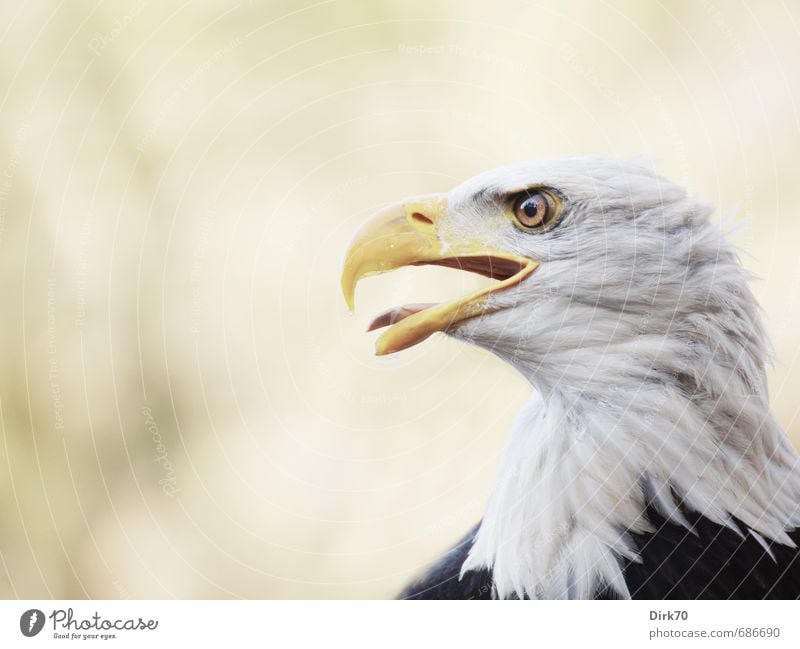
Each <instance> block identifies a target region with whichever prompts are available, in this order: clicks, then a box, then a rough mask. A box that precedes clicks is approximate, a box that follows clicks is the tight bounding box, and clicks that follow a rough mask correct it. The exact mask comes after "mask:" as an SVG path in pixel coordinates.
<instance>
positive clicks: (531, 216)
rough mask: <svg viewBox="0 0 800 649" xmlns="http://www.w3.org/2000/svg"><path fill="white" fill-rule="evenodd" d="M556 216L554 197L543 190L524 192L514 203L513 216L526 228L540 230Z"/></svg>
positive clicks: (556, 206) (556, 207)
mask: <svg viewBox="0 0 800 649" xmlns="http://www.w3.org/2000/svg"><path fill="white" fill-rule="evenodd" d="M557 216H558V205H557V203H556V201H555V199H554V198H553V197H552V196H551V195H550V194H549V193H547V192H545V191H537V192H530V193H527V192H526V193H524V194H522V195H521V196H520V197H519V198H517V200H516V201H515V203H514V217H515V218H516V219H517V222H518V223H519V224H520V225H521V226H523V227H524V228H525V229H526V230H542V229H545V228H547V226H548V225H550V224H552V223H553V222H554V221H555V219H556V217H557Z"/></svg>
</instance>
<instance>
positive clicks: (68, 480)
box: [0, 0, 800, 598]
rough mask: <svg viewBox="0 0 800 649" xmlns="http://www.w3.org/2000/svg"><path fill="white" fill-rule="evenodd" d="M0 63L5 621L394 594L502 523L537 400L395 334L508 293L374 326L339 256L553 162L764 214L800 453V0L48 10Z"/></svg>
mask: <svg viewBox="0 0 800 649" xmlns="http://www.w3.org/2000/svg"><path fill="white" fill-rule="evenodd" d="M0 43H1V45H0V55H1V56H0V90H1V92H0V95H1V98H0V120H1V121H0V265H1V269H0V270H1V272H0V291H2V303H3V311H2V328H0V345H2V347H1V348H0V349H1V350H2V353H1V354H0V358H2V369H0V415H1V417H2V419H1V421H0V424H1V425H2V445H0V454H2V457H0V595H2V596H5V597H26V598H39V597H47V596H55V597H97V598H101V597H102V598H117V597H151V598H163V597H248V598H250V597H257V598H286V597H387V596H391V595H393V594H394V593H395V592H396V590H397V589H398V588H399V587H400V585H401V584H402V583H403V582H404V581H405V580H407V579H408V578H409V577H410V576H411V575H412V574H413V573H414V572H416V571H418V570H419V569H420V568H421V567H422V566H423V565H424V564H425V563H426V562H427V561H428V560H430V559H431V558H432V557H433V556H435V554H436V553H438V552H440V551H441V550H442V549H444V548H445V547H447V546H448V545H449V544H450V543H452V542H453V541H455V540H456V539H457V538H458V537H459V536H460V535H461V534H462V533H463V532H464V531H465V530H466V529H467V528H469V527H470V526H471V525H472V524H473V523H474V522H475V521H477V519H478V518H479V516H480V512H481V511H482V509H483V506H484V503H485V499H486V497H487V494H488V489H489V485H490V481H491V477H492V474H493V471H494V469H495V465H496V462H497V458H498V455H499V452H500V448H501V445H502V442H503V438H504V435H505V431H506V430H507V428H508V426H509V424H510V421H511V419H512V417H513V415H514V412H515V410H516V409H517V408H518V407H519V406H520V404H521V403H522V402H523V400H524V398H525V397H526V394H527V388H526V386H525V384H524V383H523V382H522V380H521V379H520V378H519V377H518V376H516V375H515V374H514V372H513V371H512V370H511V369H509V368H507V367H505V366H504V365H502V364H501V363H500V362H499V361H497V360H496V359H494V358H492V357H490V356H489V355H488V354H486V353H482V352H480V351H477V350H473V349H470V348H467V347H465V346H462V345H460V344H457V343H455V342H454V341H451V340H447V339H444V338H443V337H441V336H437V337H435V338H433V339H431V340H429V341H428V342H426V343H425V344H423V345H420V346H418V347H416V348H414V349H412V350H410V351H408V352H407V353H404V354H402V355H400V356H398V357H396V358H390V359H384V360H380V359H376V358H374V357H372V355H371V349H372V339H373V336H372V335H365V334H363V327H364V325H365V324H366V322H367V320H368V318H369V316H370V315H374V313H375V312H376V311H377V310H379V309H382V308H385V307H388V306H392V305H394V304H397V303H400V302H403V301H409V300H411V301H423V300H426V299H431V298H432V299H436V298H444V297H448V296H453V295H455V294H458V293H460V292H463V291H465V290H467V289H469V288H471V287H473V286H475V285H476V283H477V282H480V281H482V280H481V279H479V278H475V277H471V276H462V275H461V274H459V273H457V272H454V271H448V270H445V269H432V268H428V269H412V270H404V271H400V272H398V273H397V274H396V275H394V276H393V277H385V278H378V279H375V280H369V281H367V282H365V283H364V285H363V286H362V287H359V294H358V312H357V315H356V316H355V317H351V316H349V315H348V314H347V312H346V309H345V306H344V303H343V300H342V299H341V296H340V295H339V292H338V273H339V267H340V263H341V259H342V256H343V254H344V251H345V248H346V245H347V242H348V241H349V239H350V237H351V235H352V233H353V231H354V230H355V228H356V227H357V225H358V224H359V223H360V222H361V221H362V220H363V219H364V218H366V216H367V215H368V214H369V213H370V212H372V211H373V210H375V209H376V208H378V207H380V206H381V205H383V204H386V203H388V202H391V201H394V200H397V199H399V198H401V197H403V196H405V195H408V194H417V193H423V192H429V191H439V190H446V189H448V188H449V187H451V186H452V185H454V184H455V183H457V182H459V181H460V180H462V179H464V178H467V177H469V176H470V175H472V174H474V173H477V172H479V171H482V170H484V169H486V168H489V167H492V166H496V165H499V164H506V163H510V162H513V161H517V160H523V159H526V158H533V157H540V156H554V155H563V154H581V153H608V154H611V155H615V156H631V155H636V154H642V153H643V154H647V155H651V156H655V157H658V158H661V159H662V160H663V169H664V171H665V173H667V174H668V175H670V176H671V177H673V178H674V179H676V180H677V181H680V182H681V183H683V184H685V185H686V186H687V187H688V188H689V190H690V191H691V192H692V193H694V194H697V195H701V196H704V197H707V198H708V199H710V200H713V201H715V202H716V203H717V205H718V206H719V207H720V212H721V213H723V212H730V211H732V210H737V211H736V214H735V216H734V217H733V222H734V223H736V224H739V225H740V226H741V228H742V229H741V230H740V232H739V234H738V235H737V236H736V240H737V242H738V243H739V244H740V245H741V246H742V247H743V248H744V249H745V250H746V251H747V253H748V256H745V258H744V261H745V263H746V264H747V265H748V267H750V268H751V269H752V270H753V271H754V272H755V273H756V274H757V275H758V276H760V277H761V278H762V279H761V281H759V282H756V283H754V289H755V291H756V293H757V295H758V297H759V299H760V300H761V302H762V303H763V305H764V307H765V309H766V312H767V317H768V322H769V328H770V330H771V333H772V335H773V336H774V339H775V342H776V350H777V357H778V359H779V364H778V365H777V368H776V369H775V371H774V372H773V373H772V375H771V387H772V398H773V402H774V404H775V408H776V411H777V413H778V416H779V418H780V420H781V421H782V422H783V423H784V425H785V426H786V427H787V428H788V429H789V430H790V431H791V434H792V436H793V439H794V441H795V443H797V442H798V441H800V420H798V399H797V395H798V385H799V384H800V363H798V353H799V352H800V291H798V285H800V261H799V259H800V254H798V244H800V183H799V182H798V180H800V111H799V110H798V103H799V102H800V74H798V69H799V68H798V65H799V64H800V5H798V3H797V2H796V1H795V2H780V1H776V2H762V3H749V6H748V4H746V3H744V2H742V3H738V2H722V1H721V0H718V1H717V2H712V1H701V2H689V1H688V0H687V1H685V2H665V3H663V2H662V3H659V2H634V1H631V2H611V3H607V2H567V3H564V2H523V1H522V0H507V1H504V2H477V1H475V2H455V1H452V2H448V1H446V0H438V1H433V2H431V1H429V0H425V1H422V0H420V1H412V2H407V1H406V2H400V1H399V0H398V1H396V2H389V1H383V2H356V1H354V0H332V1H328V2H316V3H305V2H263V3H261V2H242V3H238V4H236V3H225V2H219V3H212V2H192V3H188V2H186V3H160V2H143V1H142V2H133V3H122V2H119V3H115V2H104V3H98V4H95V3H90V2H61V3H57V2H47V1H44V0H43V1H41V2H20V3H11V2H6V3H4V4H3V5H2V9H0ZM542 326H547V323H542ZM148 409H149V410H148ZM148 413H150V417H149V418H148ZM159 441H160V442H161V443H162V445H163V446H162V447H159V446H158V443H159ZM173 492H174V493H173Z"/></svg>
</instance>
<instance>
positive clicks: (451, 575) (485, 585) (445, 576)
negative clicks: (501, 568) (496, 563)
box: [399, 525, 492, 599]
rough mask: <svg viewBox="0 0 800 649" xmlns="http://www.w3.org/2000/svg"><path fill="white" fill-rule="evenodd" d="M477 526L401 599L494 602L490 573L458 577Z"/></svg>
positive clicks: (410, 586) (407, 589)
mask: <svg viewBox="0 0 800 649" xmlns="http://www.w3.org/2000/svg"><path fill="white" fill-rule="evenodd" d="M478 527H479V525H476V526H475V527H474V528H473V529H472V530H470V532H469V533H468V534H467V535H466V536H465V537H464V538H463V539H461V541H459V542H458V543H457V544H456V545H455V546H454V547H453V548H452V549H450V550H449V551H448V552H447V553H446V554H445V555H444V556H443V557H442V558H441V559H440V560H439V561H437V562H436V563H435V564H434V565H433V566H431V567H430V568H429V569H428V571H427V572H426V573H425V575H424V576H423V577H422V578H420V579H419V580H418V581H416V582H414V583H412V584H410V585H409V586H408V587H406V589H405V590H404V591H403V592H402V594H401V595H400V597H399V599H492V573H491V571H489V570H470V571H469V572H467V573H466V574H465V575H464V577H463V578H459V575H460V573H461V566H462V565H463V563H464V561H465V560H466V558H467V554H468V553H469V549H470V548H471V547H472V543H473V542H474V541H475V534H477V532H478Z"/></svg>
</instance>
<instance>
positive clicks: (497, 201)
mask: <svg viewBox="0 0 800 649" xmlns="http://www.w3.org/2000/svg"><path fill="white" fill-rule="evenodd" d="M712 211H713V210H712V207H711V206H710V205H708V204H706V203H702V202H699V201H697V200H695V199H693V198H691V197H689V196H687V194H686V192H685V191H684V190H683V189H682V188H680V187H679V186H677V185H675V184H673V183H672V182H670V181H669V180H667V179H665V178H663V177H661V176H660V175H658V174H657V173H656V172H655V171H654V170H653V169H652V167H651V166H649V165H648V164H646V163H645V162H643V161H641V160H631V161H619V160H614V159H610V158H605V157H575V158H565V159H556V160H542V161H534V162H529V163H524V164H519V165H514V166H509V167H504V168H500V169H496V170H492V171H488V172H486V173H483V174H481V175H478V176H476V177H474V178H472V179H470V180H468V181H466V182H464V183H462V184H461V185H459V186H457V187H455V188H453V189H451V190H450V191H449V192H447V193H442V194H435V195H427V196H419V197H414V198H410V199H408V200H405V201H402V202H401V203H398V204H396V205H393V206H391V207H388V208H386V209H385V210H383V211H381V212H380V213H378V214H377V215H376V216H375V217H374V218H373V219H371V220H370V221H369V222H367V223H366V224H365V225H364V226H363V228H362V229H361V231H360V232H359V233H358V234H357V235H356V238H355V241H354V242H353V244H352V246H351V248H350V250H349V252H348V254H347V257H346V260H345V265H344V271H343V275H342V288H343V291H344V294H345V298H346V300H347V302H348V304H349V305H350V306H351V308H352V304H353V296H354V291H355V286H356V283H357V282H358V280H359V279H361V278H362V277H365V276H368V275H373V274H377V273H383V272H387V271H390V270H393V269H396V268H399V267H402V266H408V265H425V264H434V265H440V266H448V267H452V268H459V269H462V270H464V271H468V272H474V273H480V274H482V275H485V276H488V277H491V278H493V279H495V280H497V281H496V282H495V283H494V284H492V285H490V286H488V287H485V288H483V289H481V290H478V291H475V292H473V293H471V294H469V295H465V296H462V297H459V298H456V299H453V300H451V301H448V302H443V303H441V304H412V305H405V306H399V307H395V308H392V309H390V310H389V311H386V312H385V313H383V314H381V315H379V316H378V317H377V318H375V320H374V321H373V323H372V325H371V327H370V328H371V329H378V328H386V330H385V331H384V332H383V333H382V335H381V336H380V338H379V339H378V342H377V353H378V354H389V353H394V352H398V351H400V350H403V349H406V348H408V347H410V346H412V345H416V344H418V343H420V342H421V341H423V340H425V339H426V338H427V337H429V336H430V335H431V334H433V333H435V332H442V333H445V334H447V335H450V336H453V337H455V338H458V339H462V340H465V341H468V342H470V343H472V344H475V345H478V346H480V347H483V348H485V349H487V350H490V351H492V352H493V353H495V354H497V355H498V356H499V357H501V358H502V359H504V360H505V361H507V362H508V363H510V364H512V365H513V366H514V367H515V368H517V369H518V370H519V371H520V372H521V373H522V375H523V376H525V378H527V379H528V380H529V381H530V383H531V384H532V386H533V387H534V390H533V394H532V396H531V399H530V401H529V402H528V404H527V405H526V406H525V408H524V409H523V411H522V412H521V413H520V414H519V416H518V418H517V420H516V422H515V424H514V426H513V428H512V431H511V434H510V438H509V441H508V443H507V445H506V449H505V452H504V456H503V459H502V463H501V466H500V470H499V471H498V476H497V478H496V482H495V485H494V489H493V493H492V496H491V498H490V501H489V506H488V510H487V512H486V515H485V517H484V520H483V522H482V525H481V527H480V530H479V532H478V534H477V536H476V539H475V542H474V545H473V547H472V550H471V552H470V555H469V558H468V560H467V561H466V562H465V564H464V568H463V570H464V571H467V570H471V569H479V568H490V569H492V571H493V575H494V585H495V589H496V593H497V595H498V596H500V597H507V596H519V597H524V596H529V597H566V596H570V597H572V596H577V597H586V596H591V593H592V592H594V590H596V588H597V587H598V586H600V585H604V586H607V587H609V588H612V589H614V590H615V591H616V592H617V593H618V594H620V595H622V596H625V595H627V594H628V592H627V589H626V586H625V582H624V580H623V577H622V573H621V570H620V565H621V561H624V560H629V561H636V560H637V558H638V550H637V548H636V546H635V544H634V543H633V542H632V541H631V536H632V535H635V534H640V533H642V534H643V533H647V532H650V531H652V524H651V521H650V520H649V519H648V516H647V514H646V511H647V508H648V507H650V506H654V507H656V508H658V510H659V511H660V512H661V514H662V515H663V516H665V517H666V518H667V519H668V520H670V521H673V522H676V523H678V524H681V525H687V524H686V521H685V519H684V517H683V512H685V511H686V510H687V509H689V510H692V511H695V512H699V513H700V514H702V515H703V516H705V517H707V518H709V519H711V520H712V521H714V522H716V523H718V524H720V525H726V526H733V525H736V524H737V523H735V522H734V521H738V522H739V523H740V524H741V523H743V524H744V525H745V526H746V527H747V528H748V529H749V530H750V531H752V532H753V533H754V534H758V535H761V536H763V537H768V538H769V539H771V540H775V541H778V542H782V543H787V544H790V543H791V540H790V539H789V538H788V537H787V535H786V530H787V529H791V528H792V527H793V526H794V525H796V524H797V522H798V514H797V503H798V502H800V477H798V476H799V475H800V474H798V470H797V466H798V461H797V455H796V453H795V452H794V451H793V449H792V448H791V445H790V444H789V443H788V440H787V438H786V437H785V435H784V433H783V431H782V430H781V428H780V426H779V425H778V424H777V422H776V421H775V419H774V417H773V416H772V414H771V412H770V409H769V404H768V400H767V394H766V379H765V369H764V368H765V363H766V362H767V361H768V360H769V348H768V345H767V342H766V337H765V334H764V330H763V327H762V323H761V319H760V312H759V308H758V305H757V303H756V301H755V299H754V297H753V295H752V293H751V292H750V290H749V288H748V286H747V280H748V275H747V273H746V271H745V270H744V269H743V267H742V266H741V265H740V263H739V261H738V259H737V256H736V252H735V249H734V248H733V247H732V246H731V244H729V243H728V242H727V241H726V238H725V236H724V233H723V232H722V231H721V229H720V228H719V226H718V225H717V224H715V223H714V222H712V221H711V220H710V216H711V213H712Z"/></svg>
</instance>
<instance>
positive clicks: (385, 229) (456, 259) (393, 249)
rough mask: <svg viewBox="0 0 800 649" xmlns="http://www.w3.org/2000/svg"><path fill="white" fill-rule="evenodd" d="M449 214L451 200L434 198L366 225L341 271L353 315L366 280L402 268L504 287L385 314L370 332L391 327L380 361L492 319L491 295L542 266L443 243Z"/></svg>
mask: <svg viewBox="0 0 800 649" xmlns="http://www.w3.org/2000/svg"><path fill="white" fill-rule="evenodd" d="M446 212H447V194H432V195H429V196H422V197H419V198H415V199H410V200H408V201H404V202H403V203H399V204H397V205H392V206H391V207H388V208H386V209H384V210H381V211H380V212H378V213H377V214H376V215H375V216H374V217H372V218H371V219H370V220H369V221H367V223H366V224H364V226H363V227H362V228H361V229H360V230H359V231H358V233H356V236H355V239H354V240H353V242H352V244H351V245H350V249H349V250H348V252H347V257H346V258H345V262H344V270H343V271H342V292H343V293H344V297H345V300H346V301H347V305H348V306H349V307H350V310H351V311H352V310H353V303H354V295H355V289H356V284H357V283H358V281H359V280H360V279H361V278H362V277H368V276H370V275H377V274H379V273H386V272H388V271H390V270H394V269H396V268H401V267H403V266H422V265H436V266H448V267H450V268H460V269H462V270H466V271H469V272H473V273H478V274H480V275H484V276H486V277H491V278H493V279H497V280H500V281H499V282H498V283H497V284H493V285H492V286H488V287H486V288H482V289H480V290H478V291H475V292H474V293H470V294H469V295H465V296H464V297H462V298H459V299H457V300H452V301H449V302H443V303H441V304H408V305H405V306H401V307H397V308H394V309H390V310H389V311H386V312H384V313H382V314H381V315H379V316H378V317H377V318H375V319H374V320H373V321H372V324H371V325H370V327H369V331H372V330H373V329H379V328H382V327H387V326H390V325H391V326H390V328H389V329H387V330H386V331H385V332H384V333H383V334H382V335H381V337H380V338H379V339H378V342H377V344H376V349H375V353H376V354H377V355H379V356H382V355H384V354H391V353H394V352H398V351H401V350H403V349H407V348H408V347H411V346H412V345H416V344H417V343H419V342H422V341H423V340H425V339H426V338H427V337H428V336H430V335H431V334H432V333H435V332H437V331H445V330H447V329H448V328H449V327H452V326H453V325H455V324H456V323H458V322H461V321H462V320H466V319H467V318H472V317H474V316H477V315H481V314H484V313H488V312H489V311H490V307H489V306H488V297H489V295H490V294H491V293H495V292H497V291H501V290H503V289H506V288H508V287H511V286H515V285H516V284H519V283H520V282H521V281H522V280H523V279H525V278H526V277H527V276H528V275H530V274H531V273H533V271H535V270H536V269H537V268H538V266H539V262H538V261H536V260H534V259H530V258H528V257H521V256H519V255H514V254H510V253H507V252H502V251H497V250H492V249H490V248H487V247H485V246H483V245H482V244H481V243H480V242H479V241H475V240H469V241H467V240H465V241H464V242H462V243H458V244H452V243H450V244H445V243H443V242H442V241H441V239H440V238H439V234H438V224H440V223H441V221H442V219H443V218H444V216H445V214H446Z"/></svg>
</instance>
